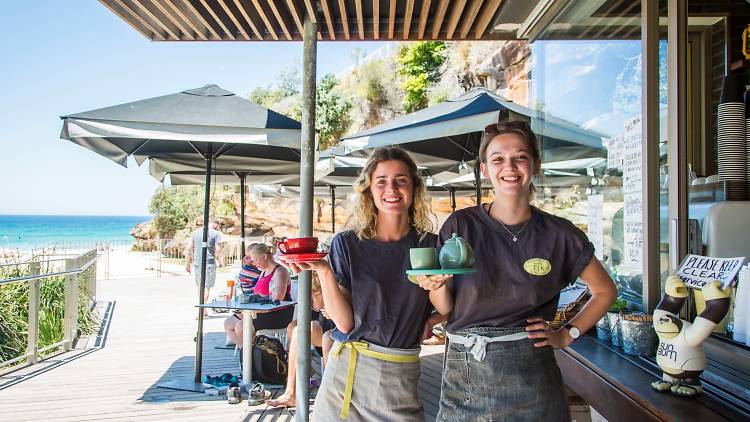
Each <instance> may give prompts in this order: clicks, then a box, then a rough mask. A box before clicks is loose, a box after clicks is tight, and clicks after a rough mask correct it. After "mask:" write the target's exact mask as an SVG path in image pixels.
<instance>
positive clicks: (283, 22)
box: [268, 0, 302, 41]
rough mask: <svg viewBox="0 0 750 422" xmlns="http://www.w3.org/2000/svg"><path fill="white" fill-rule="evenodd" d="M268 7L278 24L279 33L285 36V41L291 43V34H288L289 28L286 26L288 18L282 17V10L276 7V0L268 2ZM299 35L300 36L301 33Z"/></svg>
mask: <svg viewBox="0 0 750 422" xmlns="http://www.w3.org/2000/svg"><path fill="white" fill-rule="evenodd" d="M268 6H270V7H271V12H273V15H274V16H275V17H276V21H277V22H278V23H279V26H280V27H281V31H282V32H283V33H284V35H286V39H287V40H289V41H291V40H292V33H291V32H289V26H288V25H287V24H286V23H287V21H288V19H287V18H288V16H282V14H283V13H284V10H283V9H280V8H279V7H277V6H276V0H268ZM300 35H302V33H301V32H300Z"/></svg>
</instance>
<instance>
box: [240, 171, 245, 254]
mask: <svg viewBox="0 0 750 422" xmlns="http://www.w3.org/2000/svg"><path fill="white" fill-rule="evenodd" d="M240 238H241V239H240V247H241V248H242V250H241V251H240V265H242V264H241V262H242V261H241V260H242V258H244V257H245V173H240Z"/></svg>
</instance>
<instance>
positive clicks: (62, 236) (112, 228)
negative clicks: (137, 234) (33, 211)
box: [0, 215, 151, 249]
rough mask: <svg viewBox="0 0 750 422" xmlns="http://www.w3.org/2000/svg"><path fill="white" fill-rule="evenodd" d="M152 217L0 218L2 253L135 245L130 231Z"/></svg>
mask: <svg viewBox="0 0 750 422" xmlns="http://www.w3.org/2000/svg"><path fill="white" fill-rule="evenodd" d="M148 220H151V217H150V216H96V215H0V249H32V248H40V247H44V246H51V245H55V244H57V245H76V244H77V245H93V244H95V243H96V242H102V241H110V242H118V243H123V242H128V241H130V242H132V241H133V237H132V236H130V231H131V230H132V229H133V227H134V226H135V225H136V224H138V223H143V222H145V221H148Z"/></svg>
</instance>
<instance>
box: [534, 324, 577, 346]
mask: <svg viewBox="0 0 750 422" xmlns="http://www.w3.org/2000/svg"><path fill="white" fill-rule="evenodd" d="M526 322H527V323H528V325H526V331H528V333H529V338H531V339H542V341H538V342H536V343H534V347H546V346H552V348H553V349H562V348H564V347H568V345H570V343H572V339H571V338H570V336H569V335H568V333H566V332H565V330H554V329H552V327H550V326H549V323H548V322H547V321H545V320H544V318H539V317H535V318H529V319H527V320H526Z"/></svg>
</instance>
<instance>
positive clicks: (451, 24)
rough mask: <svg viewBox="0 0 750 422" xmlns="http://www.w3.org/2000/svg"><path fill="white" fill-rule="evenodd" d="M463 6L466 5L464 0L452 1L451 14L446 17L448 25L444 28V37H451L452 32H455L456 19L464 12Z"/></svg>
mask: <svg viewBox="0 0 750 422" xmlns="http://www.w3.org/2000/svg"><path fill="white" fill-rule="evenodd" d="M464 7H466V0H458V1H457V2H456V3H453V8H452V10H451V15H450V17H449V18H448V26H447V27H446V28H445V37H446V38H447V39H452V38H453V33H454V32H456V27H457V26H458V20H459V19H461V14H463V12H464Z"/></svg>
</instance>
